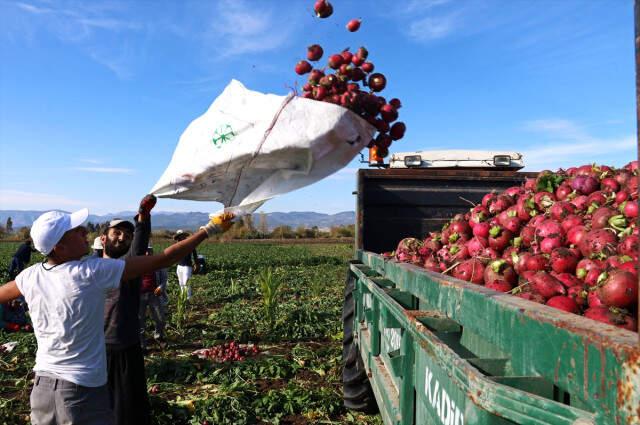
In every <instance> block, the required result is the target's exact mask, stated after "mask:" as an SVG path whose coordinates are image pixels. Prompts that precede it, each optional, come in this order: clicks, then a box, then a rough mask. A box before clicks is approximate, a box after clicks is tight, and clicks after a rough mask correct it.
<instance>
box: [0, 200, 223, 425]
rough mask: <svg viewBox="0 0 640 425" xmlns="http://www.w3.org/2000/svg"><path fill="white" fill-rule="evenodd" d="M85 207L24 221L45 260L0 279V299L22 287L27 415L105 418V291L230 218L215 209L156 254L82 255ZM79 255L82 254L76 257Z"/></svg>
mask: <svg viewBox="0 0 640 425" xmlns="http://www.w3.org/2000/svg"><path fill="white" fill-rule="evenodd" d="M88 215H89V211H88V210H87V209H82V210H80V211H77V212H75V213H73V214H66V213H63V212H59V211H50V212H47V213H44V214H42V215H41V216H40V217H38V219H36V221H35V222H34V223H33V226H32V227H31V237H32V239H33V244H34V246H35V248H36V249H37V250H38V251H40V252H41V253H42V254H44V255H45V256H46V259H45V261H43V262H42V263H39V264H34V265H33V266H31V267H29V268H27V269H25V270H23V271H22V272H21V273H20V274H19V275H18V276H17V277H16V280H15V281H11V282H9V283H7V284H5V285H2V286H0V303H5V302H7V301H9V300H12V299H15V298H17V297H19V296H20V295H24V297H25V299H26V301H27V304H28V305H29V309H30V313H31V319H32V321H33V327H34V332H35V336H36V341H37V343H38V349H37V352H36V362H35V366H34V371H35V372H36V375H35V379H34V385H33V390H32V391H31V422H32V423H33V424H34V425H40V424H47V425H48V424H58V423H60V424H62V423H64V424H105V425H111V424H113V412H112V410H111V403H110V401H109V392H108V389H107V365H106V350H105V338H104V328H103V325H104V321H103V320H104V319H103V313H104V305H105V296H106V293H107V292H108V291H110V290H113V289H116V288H118V286H119V285H121V282H125V283H122V284H126V282H129V281H130V280H131V279H133V278H135V277H138V276H141V275H142V274H144V273H148V272H151V271H152V270H156V269H159V268H163V267H168V266H170V265H172V264H175V263H176V262H177V261H178V260H180V258H182V257H184V256H185V255H186V254H187V253H189V252H190V251H192V250H193V249H194V248H195V247H196V246H197V245H198V244H200V243H201V242H202V241H204V240H205V239H206V238H207V237H208V236H211V235H213V234H216V233H220V232H223V231H225V230H227V229H228V228H229V227H230V226H231V219H232V218H233V215H232V214H221V215H219V216H216V217H213V219H212V220H211V221H210V222H209V223H207V224H206V225H205V226H203V227H201V228H200V230H199V231H198V232H196V233H194V234H193V235H192V236H191V237H189V238H188V239H186V240H184V241H181V242H179V243H176V244H175V245H172V246H170V247H168V248H167V249H165V250H164V252H162V253H160V254H158V255H152V256H139V257H126V258H125V259H124V260H121V259H105V258H97V257H93V256H87V257H85V255H86V254H87V252H88V249H89V243H88V242H87V229H86V228H85V227H84V223H85V222H86V221H87V217H88ZM83 257H84V258H83Z"/></svg>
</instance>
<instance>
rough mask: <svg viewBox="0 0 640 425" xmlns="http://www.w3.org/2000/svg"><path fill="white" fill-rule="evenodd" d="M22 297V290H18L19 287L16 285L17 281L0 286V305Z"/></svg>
mask: <svg viewBox="0 0 640 425" xmlns="http://www.w3.org/2000/svg"><path fill="white" fill-rule="evenodd" d="M20 295H22V294H21V293H20V290H19V289H18V285H16V281H15V280H12V281H11V282H8V283H6V284H4V285H2V286H0V304H4V303H6V302H8V301H11V300H15V299H16V298H18V297H19V296H20Z"/></svg>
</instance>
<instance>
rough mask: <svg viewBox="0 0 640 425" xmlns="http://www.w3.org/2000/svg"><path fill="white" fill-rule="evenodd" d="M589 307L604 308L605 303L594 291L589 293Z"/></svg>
mask: <svg viewBox="0 0 640 425" xmlns="http://www.w3.org/2000/svg"><path fill="white" fill-rule="evenodd" d="M587 305H588V306H589V307H604V306H605V305H604V303H603V302H602V300H601V299H600V297H599V296H598V294H597V293H596V292H594V291H589V292H588V294H587Z"/></svg>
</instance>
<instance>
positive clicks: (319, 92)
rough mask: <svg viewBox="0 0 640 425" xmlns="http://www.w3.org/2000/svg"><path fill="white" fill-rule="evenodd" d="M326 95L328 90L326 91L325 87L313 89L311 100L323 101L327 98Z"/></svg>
mask: <svg viewBox="0 0 640 425" xmlns="http://www.w3.org/2000/svg"><path fill="white" fill-rule="evenodd" d="M327 94H329V90H327V88H326V87H323V86H318V87H314V90H313V98H314V99H315V100H323V99H324V98H326V97H327Z"/></svg>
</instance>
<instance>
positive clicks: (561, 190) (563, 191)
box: [554, 183, 573, 201]
mask: <svg viewBox="0 0 640 425" xmlns="http://www.w3.org/2000/svg"><path fill="white" fill-rule="evenodd" d="M571 192H573V189H572V188H571V186H569V184H565V183H563V184H561V185H560V186H558V188H557V189H556V191H555V192H554V193H555V195H556V199H557V200H558V201H564V200H565V199H567V198H568V197H569V195H571Z"/></svg>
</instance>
